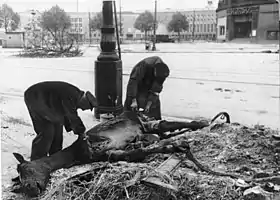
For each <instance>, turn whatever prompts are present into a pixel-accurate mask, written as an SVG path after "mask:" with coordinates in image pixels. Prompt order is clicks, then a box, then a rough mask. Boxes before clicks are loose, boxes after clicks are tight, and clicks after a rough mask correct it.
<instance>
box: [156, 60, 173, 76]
mask: <svg viewBox="0 0 280 200" xmlns="http://www.w3.org/2000/svg"><path fill="white" fill-rule="evenodd" d="M155 70H156V76H157V77H160V78H166V77H168V76H169V72H170V71H169V68H168V66H167V65H166V64H165V63H157V64H156V65H155Z"/></svg>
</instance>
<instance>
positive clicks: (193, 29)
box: [192, 10, 195, 41]
mask: <svg viewBox="0 0 280 200" xmlns="http://www.w3.org/2000/svg"><path fill="white" fill-rule="evenodd" d="M194 32H195V10H193V28H192V40H193V41H194Z"/></svg>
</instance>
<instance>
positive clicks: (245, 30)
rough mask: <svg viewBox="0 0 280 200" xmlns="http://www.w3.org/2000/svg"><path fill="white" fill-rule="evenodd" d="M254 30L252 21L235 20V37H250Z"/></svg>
mask: <svg viewBox="0 0 280 200" xmlns="http://www.w3.org/2000/svg"><path fill="white" fill-rule="evenodd" d="M251 31H252V27H251V22H250V21H247V22H235V23H234V37H235V38H249V37H250V34H251Z"/></svg>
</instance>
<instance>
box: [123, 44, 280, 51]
mask: <svg viewBox="0 0 280 200" xmlns="http://www.w3.org/2000/svg"><path fill="white" fill-rule="evenodd" d="M156 48H157V50H156V51H151V50H150V51H147V50H145V44H122V45H121V50H122V53H156V52H159V53H262V52H264V51H269V50H270V51H271V52H272V53H275V52H276V51H277V50H278V49H279V45H277V44H236V43H175V44H174V43H157V44H156ZM265 53H266V52H265Z"/></svg>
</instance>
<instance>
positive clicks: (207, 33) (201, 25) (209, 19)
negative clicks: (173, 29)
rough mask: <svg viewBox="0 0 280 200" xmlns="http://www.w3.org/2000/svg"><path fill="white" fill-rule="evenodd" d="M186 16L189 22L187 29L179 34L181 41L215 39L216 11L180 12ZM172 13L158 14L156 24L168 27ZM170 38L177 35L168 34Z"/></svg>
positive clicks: (195, 10)
mask: <svg viewBox="0 0 280 200" xmlns="http://www.w3.org/2000/svg"><path fill="white" fill-rule="evenodd" d="M180 12H181V13H182V14H183V15H185V16H186V18H187V21H188V22H189V29H188V30H186V31H183V32H182V33H181V37H182V39H185V40H192V39H194V40H213V39H215V38H216V11H215V9H213V8H209V9H194V10H189V11H180ZM174 13H175V11H174V12H158V13H157V16H158V22H159V23H161V24H164V25H165V26H167V25H168V23H169V21H170V20H171V19H172V15H173V14H174ZM166 34H169V35H171V36H175V35H177V33H168V32H167V30H166Z"/></svg>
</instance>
